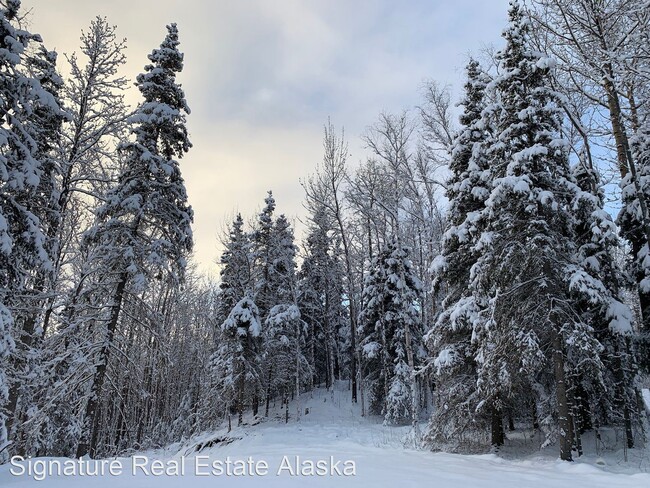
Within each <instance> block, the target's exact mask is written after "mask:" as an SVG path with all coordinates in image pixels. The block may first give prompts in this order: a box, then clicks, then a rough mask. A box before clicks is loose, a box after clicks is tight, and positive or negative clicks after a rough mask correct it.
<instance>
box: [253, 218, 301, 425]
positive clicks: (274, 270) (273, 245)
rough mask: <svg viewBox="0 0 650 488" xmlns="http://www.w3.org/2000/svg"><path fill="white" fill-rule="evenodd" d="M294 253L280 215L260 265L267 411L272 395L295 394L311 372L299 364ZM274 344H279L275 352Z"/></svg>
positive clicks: (299, 335) (299, 330) (299, 317)
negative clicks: (262, 272) (263, 280)
mask: <svg viewBox="0 0 650 488" xmlns="http://www.w3.org/2000/svg"><path fill="white" fill-rule="evenodd" d="M295 257H296V246H295V244H294V238H293V230H292V229H291V226H290V224H289V222H288V220H287V219H286V217H285V216H284V215H280V216H279V217H278V218H277V219H276V220H275V222H274V223H273V226H272V227H271V229H270V231H269V234H268V253H267V255H266V259H267V261H266V265H265V268H264V270H265V274H266V295H265V298H266V300H267V303H268V304H269V305H270V308H269V309H268V312H267V315H266V317H265V322H264V323H265V340H264V342H265V345H266V352H265V354H266V361H265V368H266V380H267V383H266V413H267V414H268V407H269V402H270V399H271V397H272V396H275V395H280V396H281V397H282V398H284V399H285V400H286V399H287V395H288V394H289V393H290V392H293V394H295V395H299V394H300V386H301V385H302V383H303V382H306V383H309V379H310V378H311V374H312V373H311V371H306V366H308V365H307V364H303V359H304V357H303V354H302V342H303V340H304V337H303V336H304V333H303V331H302V327H303V325H304V323H303V321H302V319H301V315H300V310H299V309H298V307H297V295H296V293H297V290H296V260H295ZM261 289H263V288H261ZM283 337H286V338H288V339H289V342H290V343H291V344H290V347H289V348H287V347H285V346H287V343H286V341H285V340H284V339H282V338H283ZM278 341H280V342H278ZM274 344H275V345H279V346H278V347H280V348H279V349H277V351H275V352H274V349H273V345H274ZM289 357H290V358H291V362H292V363H293V366H292V367H291V368H290V369H289V368H288V367H287V366H286V365H287V363H288V361H289V360H288V359H287V358H289ZM297 361H298V362H297ZM283 365H284V366H283ZM290 384H291V385H295V388H291V389H287V388H288V385H290Z"/></svg>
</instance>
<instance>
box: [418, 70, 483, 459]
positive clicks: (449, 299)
mask: <svg viewBox="0 0 650 488" xmlns="http://www.w3.org/2000/svg"><path fill="white" fill-rule="evenodd" d="M487 83H488V79H487V77H486V75H485V74H484V73H483V72H482V71H481V68H480V65H479V63H478V62H476V61H474V60H472V61H470V63H469V64H468V65H467V82H466V83H465V97H464V98H463V101H462V105H463V107H464V109H463V113H462V115H461V117H460V122H461V124H462V127H461V129H460V131H459V132H458V135H457V136H456V138H455V140H454V147H453V151H452V159H451V161H450V164H449V169H450V170H451V172H452V176H451V178H450V180H449V182H448V184H447V188H448V189H447V198H448V199H449V211H448V215H447V225H448V228H447V230H446V232H445V234H444V236H443V242H442V253H441V255H440V256H438V257H437V258H436V259H435V261H434V263H433V266H432V272H433V275H434V286H435V287H436V288H437V289H441V288H443V289H444V291H445V292H446V296H445V299H444V301H443V304H442V305H443V310H442V313H441V314H440V316H439V317H438V320H437V321H436V323H435V325H434V326H433V328H432V330H431V331H430V332H429V333H428V334H427V336H426V339H425V340H426V344H427V347H428V349H429V352H430V354H431V357H432V358H433V367H434V368H435V374H436V386H437V388H436V391H437V395H438V397H437V408H436V411H435V412H434V414H433V417H432V419H431V421H430V423H429V432H428V440H429V442H431V443H432V444H433V445H446V446H447V447H451V446H453V445H456V446H457V445H458V444H459V443H461V442H462V441H463V440H464V436H465V434H469V435H470V436H471V435H472V433H474V434H476V430H478V429H480V428H481V426H482V425H481V423H480V420H481V419H478V418H477V416H476V406H477V403H478V399H477V396H476V365H475V361H474V347H473V345H472V336H473V330H474V327H475V325H477V324H478V323H480V321H481V320H483V316H482V315H481V314H480V311H481V309H482V308H484V307H485V305H486V303H485V300H484V299H481V297H478V296H476V295H475V294H472V293H471V291H470V290H469V280H470V269H471V267H472V265H473V264H474V263H475V262H476V259H477V257H478V256H477V252H476V250H475V249H474V246H475V244H476V241H477V239H478V236H479V234H480V216H481V211H482V210H483V208H484V207H485V200H486V198H487V196H488V195H489V189H490V184H491V182H490V173H489V170H488V168H487V161H486V159H485V155H484V146H485V144H486V141H487V140H488V136H489V134H488V131H487V128H486V127H485V123H484V121H483V120H482V118H481V113H482V111H483V109H484V108H485V99H484V98H485V87H486V85H487ZM468 431H469V432H468ZM452 449H453V447H452Z"/></svg>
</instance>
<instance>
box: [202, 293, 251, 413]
mask: <svg viewBox="0 0 650 488" xmlns="http://www.w3.org/2000/svg"><path fill="white" fill-rule="evenodd" d="M221 332H222V333H221V336H220V341H219V346H218V348H217V351H216V352H215V353H214V354H213V355H212V358H211V373H212V376H213V377H214V378H216V379H217V385H218V389H219V393H220V396H221V400H222V401H224V402H226V404H227V406H228V407H235V409H236V411H237V415H238V425H241V423H242V421H243V416H244V406H245V405H246V403H247V399H251V398H253V397H255V396H256V395H257V392H258V391H259V390H260V387H261V379H262V378H261V360H262V358H261V351H260V344H259V338H260V337H261V334H262V328H261V325H260V321H259V317H258V311H257V306H255V303H253V301H252V300H251V299H250V298H249V297H248V296H246V297H244V298H242V299H241V300H239V302H237V304H236V305H235V306H234V307H233V309H232V310H231V312H230V314H229V315H228V318H227V319H226V320H225V321H224V322H223V324H221Z"/></svg>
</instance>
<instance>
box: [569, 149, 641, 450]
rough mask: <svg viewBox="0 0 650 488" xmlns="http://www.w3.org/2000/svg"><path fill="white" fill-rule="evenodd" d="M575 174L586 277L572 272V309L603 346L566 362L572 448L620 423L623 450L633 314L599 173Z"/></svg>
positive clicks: (630, 410) (630, 438) (584, 169)
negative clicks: (596, 353)
mask: <svg viewBox="0 0 650 488" xmlns="http://www.w3.org/2000/svg"><path fill="white" fill-rule="evenodd" d="M573 175H574V178H575V180H576V182H577V184H578V186H579V187H580V190H581V191H580V192H578V193H577V195H576V199H575V202H574V211H575V219H576V243H577V245H578V246H579V247H578V260H579V264H580V265H581V267H582V273H584V276H583V277H580V275H578V274H576V275H575V278H574V280H575V281H574V282H575V283H576V285H579V286H574V292H575V297H574V300H575V306H576V308H577V310H578V313H580V315H581V318H582V320H583V321H584V322H585V323H587V324H590V326H591V327H592V328H593V331H594V335H595V337H596V338H597V339H598V341H599V342H600V343H601V344H602V346H603V348H602V353H601V355H600V357H599V358H591V360H584V358H578V359H579V360H580V361H579V362H578V363H576V364H571V363H570V361H569V363H568V364H567V371H568V372H569V375H571V381H570V383H569V385H570V388H569V390H568V394H569V402H570V405H571V409H572V416H573V424H574V430H575V434H574V436H575V443H576V446H575V447H576V450H577V451H578V453H579V454H582V452H581V451H582V443H581V440H580V435H581V434H582V433H583V432H584V431H585V430H587V429H588V428H590V427H592V426H594V425H606V424H610V425H611V424H612V423H621V424H623V426H624V429H625V435H626V442H627V446H628V448H632V447H634V435H633V430H632V427H633V426H632V424H633V417H634V411H635V410H636V405H635V403H636V392H635V388H634V376H635V370H636V365H635V363H634V358H633V356H632V355H631V354H630V350H629V345H628V340H629V338H630V337H631V335H632V321H633V317H632V312H631V310H630V309H629V307H628V306H627V305H625V302H624V298H623V297H622V296H621V295H620V293H621V290H623V288H624V286H625V284H626V283H625V279H624V276H625V275H624V273H623V270H622V269H621V267H620V265H619V261H618V259H617V256H616V255H615V252H616V251H617V250H620V243H619V239H618V236H617V232H616V226H615V224H614V222H613V221H612V218H611V217H610V215H609V214H608V213H607V212H606V211H605V210H604V209H603V206H604V194H603V190H602V188H601V183H600V177H599V175H598V173H597V172H596V171H595V170H594V168H592V167H589V165H588V163H587V162H586V161H582V160H581V161H579V162H578V164H577V165H576V166H575V167H574V168H573ZM568 359H569V360H570V359H571V358H568ZM603 366H604V367H603Z"/></svg>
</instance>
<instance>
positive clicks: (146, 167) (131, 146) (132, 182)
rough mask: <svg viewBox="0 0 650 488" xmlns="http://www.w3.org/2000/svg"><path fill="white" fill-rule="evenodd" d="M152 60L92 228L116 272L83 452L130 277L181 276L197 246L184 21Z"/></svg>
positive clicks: (101, 258) (142, 281)
mask: <svg viewBox="0 0 650 488" xmlns="http://www.w3.org/2000/svg"><path fill="white" fill-rule="evenodd" d="M167 32H168V33H167V36H166V37H165V40H164V41H163V43H162V44H161V46H160V48H159V49H154V50H153V51H152V53H151V54H150V55H149V60H150V61H151V64H148V65H147V66H145V72H144V73H142V74H140V75H138V77H137V83H136V85H137V86H138V88H139V90H140V92H141V93H142V96H143V97H144V102H142V103H141V104H140V106H139V107H138V109H137V110H136V112H135V114H134V115H133V116H132V118H131V122H132V123H133V125H134V128H133V134H134V135H135V140H134V141H133V142H128V143H125V144H124V145H123V146H122V148H121V150H122V151H123V152H124V154H125V159H126V164H125V169H124V171H123V172H122V174H121V175H120V177H119V180H118V182H117V185H116V186H115V187H114V188H113V189H111V190H110V191H109V192H108V194H107V195H106V203H105V204H104V205H102V206H101V207H99V208H98V209H97V211H96V218H97V222H96V223H95V225H94V226H93V227H92V228H91V229H90V230H89V231H87V233H86V237H85V242H86V245H87V246H92V247H93V248H94V253H93V254H94V259H95V260H96V264H97V266H98V267H99V269H101V270H102V272H103V273H105V274H106V275H107V278H106V279H110V280H113V282H114V289H113V293H112V296H111V302H109V303H108V304H107V305H108V307H109V309H110V314H109V317H108V319H107V325H106V337H105V339H104V341H103V343H104V345H103V346H102V347H101V348H100V351H99V357H98V359H97V367H96V368H95V373H94V377H93V380H92V388H91V393H90V397H89V399H88V403H87V406H86V413H85V422H86V425H85V428H84V434H83V436H82V440H81V441H80V442H79V448H78V450H77V454H78V455H79V456H83V455H85V454H88V453H90V454H91V455H94V452H95V449H96V446H97V418H98V417H97V402H98V396H99V394H100V392H101V390H102V386H103V383H104V378H105V375H106V365H107V360H108V355H109V351H110V348H111V344H112V341H113V338H114V334H115V329H116V327H117V324H118V321H119V317H120V311H121V309H122V303H123V300H124V297H125V293H126V290H127V285H130V286H132V287H133V288H134V289H135V290H142V289H144V288H145V287H146V285H147V282H148V281H149V280H150V279H152V278H155V279H161V280H162V279H165V280H171V281H172V282H179V281H181V280H182V278H183V272H184V270H185V267H186V256H187V254H188V252H189V251H190V250H191V248H192V231H191V227H190V224H191V222H192V209H191V207H190V206H189V205H188V203H187V194H186V191H185V184H184V182H183V178H182V176H181V172H180V168H179V164H178V162H177V161H176V160H175V159H174V158H181V157H183V155H184V154H185V153H186V152H187V151H188V150H189V149H190V147H191V144H190V142H189V139H188V137H187V128H186V127H185V114H188V113H189V108H188V106H187V103H186V101H185V95H184V93H183V90H182V89H181V87H180V85H179V84H178V83H177V82H176V73H179V72H180V71H182V69H183V54H182V53H180V52H179V51H178V44H179V41H178V29H177V28H176V24H171V25H169V26H167Z"/></svg>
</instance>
